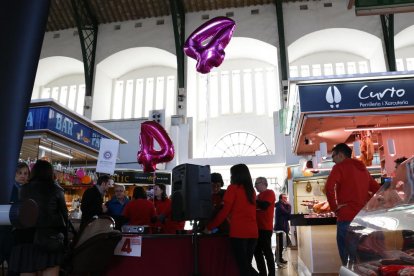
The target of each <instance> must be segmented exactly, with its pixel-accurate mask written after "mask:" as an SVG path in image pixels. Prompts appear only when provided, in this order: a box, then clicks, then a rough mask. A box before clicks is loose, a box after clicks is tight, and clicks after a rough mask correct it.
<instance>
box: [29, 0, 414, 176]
mask: <svg viewBox="0 0 414 276" xmlns="http://www.w3.org/2000/svg"><path fill="white" fill-rule="evenodd" d="M326 2H330V3H332V5H333V7H326V8H325V7H324V6H323V4H324V3H326ZM304 4H306V5H307V6H308V8H309V9H308V10H300V9H299V6H300V5H304ZM347 4H348V0H335V1H331V0H329V1H328V0H321V1H305V2H299V1H298V2H289V3H283V12H284V25H285V39H286V46H287V47H289V53H288V56H289V57H290V58H291V59H290V60H291V61H297V60H300V59H302V61H304V60H306V59H307V56H309V55H312V54H314V53H315V51H316V50H319V51H320V50H321V47H320V46H321V44H319V45H318V42H320V41H318V39H316V36H315V34H320V35H322V36H320V37H322V38H323V39H325V40H329V39H331V41H330V43H331V45H334V44H335V43H336V44H337V45H338V46H341V47H343V49H345V50H347V51H345V53H344V55H345V54H347V53H348V54H350V55H360V56H363V57H366V58H368V59H370V60H371V62H373V64H374V66H375V67H376V68H383V67H384V51H383V49H382V40H383V38H382V29H381V23H380V17H379V16H364V17H357V16H355V11H354V9H351V10H348V9H347ZM255 9H258V10H259V14H257V15H252V14H251V11H252V10H255ZM230 11H231V12H234V17H232V18H233V19H234V20H235V21H236V29H235V33H234V36H233V38H240V39H246V40H245V42H246V43H247V41H249V39H257V40H260V41H262V42H263V43H265V45H268V46H269V48H272V51H273V54H265V55H263V54H264V52H262V51H260V50H259V49H260V47H257V44H256V45H253V46H249V45H247V44H246V45H245V46H246V47H244V48H240V49H242V50H241V51H239V52H237V53H236V51H233V50H232V42H230V44H229V46H228V49H227V50H228V52H227V57H226V58H227V59H229V60H231V59H232V58H235V57H240V56H243V55H246V56H248V55H256V58H257V57H258V56H262V58H260V60H263V59H265V60H266V61H267V62H269V63H270V64H273V63H277V59H278V57H277V55H278V52H277V47H278V37H277V20H276V9H275V6H274V5H273V4H269V5H261V6H259V5H258V6H252V7H247V8H239V9H225V10H219V11H204V12H199V13H189V14H186V37H188V36H189V34H191V33H192V32H193V31H194V30H195V29H196V28H197V27H198V26H200V25H201V24H202V23H204V22H205V20H202V19H201V16H202V15H204V14H209V15H210V18H213V17H215V16H225V14H226V12H230ZM159 19H164V21H165V23H164V25H156V22H157V20H159ZM138 22H139V23H142V27H141V28H135V23H138ZM115 25H119V26H120V29H119V30H115ZM413 25H414V17H413V15H412V13H410V14H396V15H395V34H396V48H399V47H400V48H401V52H404V51H405V50H404V49H403V48H404V47H411V46H408V45H410V44H413V43H414V41H413V39H412V37H414V36H412V35H411V36H410V35H407V33H412V32H413V30H412V28H413V27H412V26H413ZM172 26H173V25H172V20H171V17H162V18H149V19H143V20H136V21H128V22H121V23H111V24H102V25H99V30H98V43H97V52H96V64H97V66H96V71H95V78H94V79H95V83H94V99H93V113H92V118H93V119H94V120H103V119H107V115H106V114H108V110H110V105H111V102H110V100H109V99H110V98H111V95H110V94H111V93H110V92H111V89H112V85H113V79H114V78H118V77H120V76H122V75H123V74H124V73H125V72H128V70H133V69H136V68H139V66H143V65H145V64H147V65H148V64H149V63H148V62H155V60H156V59H160V58H161V59H162V65H163V66H169V67H171V68H176V60H175V44H174V34H173V27H172ZM410 26H411V27H410ZM327 30H328V31H327ZM74 31H75V29H70V30H64V31H58V32H49V33H46V35H45V38H44V43H43V48H42V53H41V59H42V60H41V61H40V63H39V68H38V77H39V78H38V77H37V81H36V84H35V89H34V91H35V93H36V91H37V92H38V90H39V87H40V86H41V85H43V84H45V83H47V80H48V81H52V80H53V78H58V77H60V74H61V73H64V74H73V73H79V70H80V72H82V71H83V66H82V53H81V47H80V41H79V36H77V35H74ZM344 32H347V33H348V34H349V35H344ZM56 34H59V35H60V37H59V38H53V36H54V35H56ZM333 34H334V35H335V36H333ZM356 34H358V35H357V36H355V35H356ZM341 36H343V38H344V39H343V40H341V42H340V45H339V42H338V41H335V39H332V38H333V37H341ZM304 37H308V38H312V39H311V40H312V43H314V45H315V46H314V48H313V49H312V51H309V49H307V48H306V47H310V46H311V45H310V44H309V40H306V39H305V40H304V39H303V38H304ZM350 37H351V38H353V39H351V40H349V39H347V38H350ZM319 39H320V38H319ZM347 40H349V42H351V44H353V46H352V45H350V46H349V47H348V46H347V45H345V44H344V43H345V42H344V41H347ZM355 41H356V42H358V43H356V44H355ZM372 41H373V42H374V44H375V45H374V46H372V45H371V46H372V47H371V48H370V47H367V46H369V45H370V42H372ZM298 42H300V43H298ZM351 46H352V47H351ZM295 47H296V48H297V50H295V51H293V49H294V48H295ZM366 48H369V49H368V50H369V51H368V52H364V53H363V54H361V51H365V50H366ZM137 49H157V51H154V52H153V54H149V52H134V51H135V50H137ZM329 49H332V47H331V48H329ZM329 49H325V50H329ZM298 53H299V54H298ZM404 53H405V52H404ZM316 56H317V55H316ZM55 57H65V58H68V59H67V60H66V61H64V62H63V60H60V61H58V59H56V60H54V61H53V62H49V61H48V59H47V58H52V59H54V58H55ZM144 59H145V62H144ZM309 61H311V60H309ZM46 63H48V64H49V65H52V66H44V65H45V64H46ZM225 63H226V60H225V61H224V63H223V66H225ZM63 64H64V66H62V65H63ZM68 64H72V65H74V66H73V67H72V66H71V65H70V66H68ZM194 64H195V63H194V62H193V61H191V62H189V63H188V68H187V69H188V72H190V71H191V72H193V74H190V73H188V79H187V80H188V82H191V81H192V80H193V78H194V71H195V70H194ZM59 65H60V66H59ZM158 65H160V64H158ZM73 71H75V72H73ZM57 73H58V74H57ZM56 74H57V75H56ZM188 87H190V86H188ZM188 87H187V88H188ZM238 119H239V121H237V120H234V121H232V120H231V121H229V122H228V123H227V124H226V123H223V122H214V124H213V123H211V124H210V126H211V127H212V128H213V129H212V130H211V131H210V138H211V140H214V139H216V138H218V137H219V136H220V135H222V134H224V133H226V132H228V131H229V129H228V125H232V127H233V128H234V129H236V128H238V126H240V127H242V126H241V124H242V123H246V124H247V122H248V121H249V120H250V121H254V120H253V119H251V118H242V117H240V118H238ZM240 119H242V120H243V121H242V122H240ZM140 121H141V120H129V121H124V122H119V121H114V122H99V123H100V124H102V125H103V126H104V127H107V128H108V129H110V130H112V131H114V132H116V133H117V134H119V135H120V136H122V137H125V138H126V139H127V140H128V141H129V144H128V145H122V146H121V151H120V156H121V161H120V162H134V161H136V153H137V150H138V134H139V122H140ZM261 122H262V123H263V126H264V128H270V129H271V131H270V135H266V134H265V132H264V131H263V133H262V132H261V130H260V129H255V130H253V129H252V132H253V133H256V134H258V136H262V138H263V139H264V140H266V141H267V142H266V143H269V145H272V149H275V144H276V143H277V144H278V145H276V149H275V151H276V155H277V156H269V157H246V158H235V159H208V160H196V159H190V160H189V161H194V162H201V163H208V164H211V165H215V164H216V165H217V166H219V167H217V169H219V168H223V170H227V171H228V168H229V167H225V165H226V164H225V163H227V164H231V163H234V162H246V163H249V164H258V163H260V164H273V165H271V166H273V167H277V165H274V164H275V162H276V163H277V162H279V161H280V159H279V158H280V156H279V154H281V155H283V158H285V160H286V162H287V163H288V164H292V163H295V162H297V158H295V157H294V156H293V155H292V154H291V149H290V148H289V145H290V144H289V140H290V139H289V138H288V137H278V138H275V137H276V136H277V134H276V133H275V129H274V121H272V118H269V119H264V120H261ZM263 126H261V127H263ZM259 128H260V127H259ZM190 131H191V127H190ZM179 133H181V132H179ZM173 135H174V136H176V135H175V134H173ZM180 135H181V134H180ZM213 138H214V139H213ZM283 138H284V139H283ZM177 139H180V138H177ZM283 141H284V142H285V143H284V145H285V148H284V150H285V151H286V152H279V151H277V147H280V146H281V145H282V144H283ZM190 143H191V142H190ZM190 147H191V145H190ZM180 154H182V155H186V154H187V155H190V154H191V150H190V153H188V149H187V153H185V152H182V151H181V150H180ZM182 160H187V159H185V158H184V157H183V159H182ZM134 166H135V165H134ZM224 168H225V169H224ZM257 176H258V175H257ZM281 177H283V176H281Z"/></svg>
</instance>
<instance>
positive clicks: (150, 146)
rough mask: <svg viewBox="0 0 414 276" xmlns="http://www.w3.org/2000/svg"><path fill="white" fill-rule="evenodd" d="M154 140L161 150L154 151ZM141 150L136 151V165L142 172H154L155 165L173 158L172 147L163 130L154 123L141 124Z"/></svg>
mask: <svg viewBox="0 0 414 276" xmlns="http://www.w3.org/2000/svg"><path fill="white" fill-rule="evenodd" d="M154 140H155V141H157V142H158V144H159V145H160V147H161V149H160V150H155V149H154ZM140 144H141V150H140V151H138V155H137V159H138V163H139V164H141V165H142V166H143V169H144V172H154V171H155V170H156V169H157V164H159V163H162V162H169V161H171V160H172V159H173V158H174V146H173V143H172V141H171V139H170V137H169V136H168V134H167V132H166V131H165V129H164V128H163V127H162V126H161V125H160V124H158V123H156V122H154V121H146V122H143V123H142V124H141V134H140Z"/></svg>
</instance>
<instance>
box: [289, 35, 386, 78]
mask: <svg viewBox="0 0 414 276" xmlns="http://www.w3.org/2000/svg"><path fill="white" fill-rule="evenodd" d="M310 42H312V43H310ZM310 45H311V46H310ZM366 45H370V47H366ZM382 56H383V54H382V46H381V40H380V39H379V38H378V37H376V36H374V35H371V34H369V33H366V32H362V31H359V30H354V29H345V28H332V29H324V30H320V31H316V32H313V33H310V34H307V35H305V36H303V37H301V38H299V39H298V40H296V41H295V42H293V43H292V44H291V45H290V46H289V73H290V77H292V78H294V77H321V76H332V75H354V74H364V73H369V72H384V71H385V70H386V67H385V60H384V59H381V58H377V57H382ZM374 57H376V58H374Z"/></svg>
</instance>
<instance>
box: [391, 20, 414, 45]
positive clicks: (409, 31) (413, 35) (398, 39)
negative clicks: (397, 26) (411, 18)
mask: <svg viewBox="0 0 414 276" xmlns="http://www.w3.org/2000/svg"><path fill="white" fill-rule="evenodd" d="M413 45H414V25H412V26H410V27H408V28H405V29H404V30H402V31H401V32H399V33H398V34H396V35H395V36H394V48H395V49H401V48H404V47H407V46H413Z"/></svg>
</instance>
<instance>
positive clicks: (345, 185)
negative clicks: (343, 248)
mask: <svg viewBox="0 0 414 276" xmlns="http://www.w3.org/2000/svg"><path fill="white" fill-rule="evenodd" d="M378 189H379V184H378V183H377V182H376V181H375V180H374V179H373V178H372V176H371V175H370V174H369V172H368V170H367V168H366V167H365V165H364V164H363V163H362V162H361V161H359V160H356V159H352V158H347V159H345V160H344V161H342V162H340V163H338V164H336V165H335V166H333V168H332V171H331V173H330V174H329V177H328V180H327V181H326V184H325V190H326V197H327V198H328V202H329V206H330V207H331V210H333V211H335V212H336V215H337V221H352V220H353V219H354V217H355V216H356V215H357V214H358V212H359V211H360V210H361V209H362V208H363V207H364V206H365V204H366V203H367V202H368V200H369V199H370V198H371V197H372V195H373V194H375V193H376V192H377V191H378Z"/></svg>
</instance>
